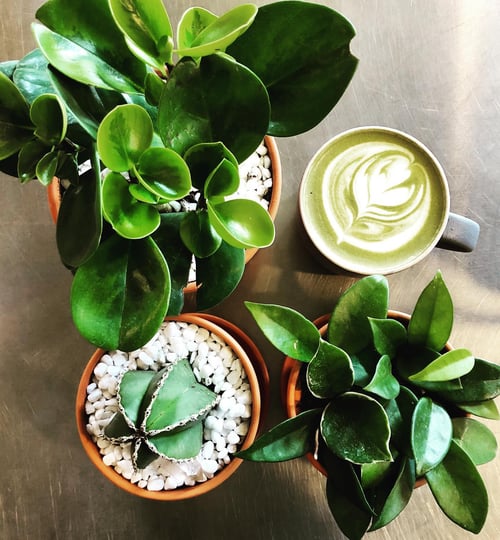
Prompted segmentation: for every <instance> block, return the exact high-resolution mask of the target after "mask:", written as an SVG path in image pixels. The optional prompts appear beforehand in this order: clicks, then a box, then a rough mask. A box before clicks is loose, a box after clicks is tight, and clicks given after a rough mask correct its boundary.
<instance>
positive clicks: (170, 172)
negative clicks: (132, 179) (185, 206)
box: [137, 148, 191, 201]
mask: <svg viewBox="0 0 500 540" xmlns="http://www.w3.org/2000/svg"><path fill="white" fill-rule="evenodd" d="M137 172H138V179H139V181H140V182H141V184H142V185H143V186H144V187H146V188H147V189H149V191H151V193H153V194H155V195H156V196H158V197H160V198H161V199H163V200H165V201H173V200H176V199H182V198H183V197H185V196H186V195H187V194H188V193H189V192H190V191H191V175H190V172H189V169H188V166H187V165H186V163H185V161H184V160H183V159H182V158H181V156H179V154H177V153H176V152H174V151H173V150H170V149H169V148H148V149H147V150H146V151H145V152H144V153H143V154H142V155H141V157H140V159H139V162H138V164H137Z"/></svg>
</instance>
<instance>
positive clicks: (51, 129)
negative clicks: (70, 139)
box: [30, 94, 68, 145]
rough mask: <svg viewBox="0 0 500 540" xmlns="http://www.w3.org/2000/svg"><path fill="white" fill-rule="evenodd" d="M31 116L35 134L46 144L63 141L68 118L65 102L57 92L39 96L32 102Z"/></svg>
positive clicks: (55, 143)
mask: <svg viewBox="0 0 500 540" xmlns="http://www.w3.org/2000/svg"><path fill="white" fill-rule="evenodd" d="M30 117H31V121H32V122H33V124H34V125H35V128H36V129H35V135H36V136H37V137H38V138H39V139H40V140H42V141H43V142H44V143H45V144H48V145H58V144H60V143H61V142H62V141H63V139H64V137H65V136H66V129H67V127H68V118H67V116H66V109H65V108H64V104H63V103H62V101H61V100H60V98H59V97H57V96H56V95H55V94H43V95H41V96H38V97H37V98H36V99H35V101H33V103H32V104H31V108H30Z"/></svg>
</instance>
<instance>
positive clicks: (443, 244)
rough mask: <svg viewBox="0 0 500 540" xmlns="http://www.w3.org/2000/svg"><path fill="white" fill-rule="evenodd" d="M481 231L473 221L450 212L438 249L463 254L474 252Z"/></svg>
mask: <svg viewBox="0 0 500 540" xmlns="http://www.w3.org/2000/svg"><path fill="white" fill-rule="evenodd" d="M479 230H480V227H479V224H478V223H476V222H475V221H473V220H472V219H469V218H466V217H464V216H461V215H459V214H454V213H453V212H450V213H449V214H448V223H447V224H446V228H445V230H444V233H443V236H442V237H441V239H440V240H439V242H438V243H437V247H440V248H443V249H450V250H453V251H461V252H470V251H473V250H474V248H475V247H476V244H477V240H478V238H479Z"/></svg>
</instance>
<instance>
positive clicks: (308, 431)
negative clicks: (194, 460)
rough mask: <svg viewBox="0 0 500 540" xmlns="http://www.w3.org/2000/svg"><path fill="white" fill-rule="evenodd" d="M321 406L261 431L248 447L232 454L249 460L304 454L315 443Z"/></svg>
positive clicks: (282, 459)
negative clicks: (263, 431) (266, 430)
mask: <svg viewBox="0 0 500 540" xmlns="http://www.w3.org/2000/svg"><path fill="white" fill-rule="evenodd" d="M320 417H321V409H311V410H307V411H304V412H302V413H300V414H298V415H297V416H294V417H293V418H289V419H287V420H285V421H283V422H281V423H280V424H278V425H277V426H275V427H273V428H272V429H271V430H269V431H268V432H267V433H264V435H261V436H260V437H259V438H258V439H257V440H256V441H255V442H254V443H253V444H252V446H250V448H247V449H245V450H241V451H240V452H237V453H236V454H235V455H236V456H237V457H240V458H243V459H247V460H249V461H268V462H276V461H286V460H289V459H294V458H296V457H300V456H304V455H305V454H307V453H308V452H312V451H313V450H314V447H315V440H316V432H317V430H318V425H319V420H320Z"/></svg>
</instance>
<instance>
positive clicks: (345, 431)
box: [321, 392, 392, 464]
mask: <svg viewBox="0 0 500 540" xmlns="http://www.w3.org/2000/svg"><path fill="white" fill-rule="evenodd" d="M321 435H322V436H323V439H324V440H325V442H326V444H327V445H328V448H329V449H330V450H331V451H332V452H333V453H334V454H335V455H336V456H338V457H340V458H342V459H345V460H347V461H350V462H352V463H357V464H362V463H371V462H373V461H390V460H392V455H391V452H390V450H389V439H390V428H389V419H388V417H387V414H386V412H385V410H384V408H383V407H382V405H380V403H378V402H377V401H376V400H375V399H373V398H371V397H369V396H366V395H364V394H359V393H357V392H346V393H345V394H342V395H340V396H337V397H335V398H334V399H332V400H331V401H330V403H329V404H328V405H327V406H326V408H325V410H324V412H323V417H322V419H321Z"/></svg>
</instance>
